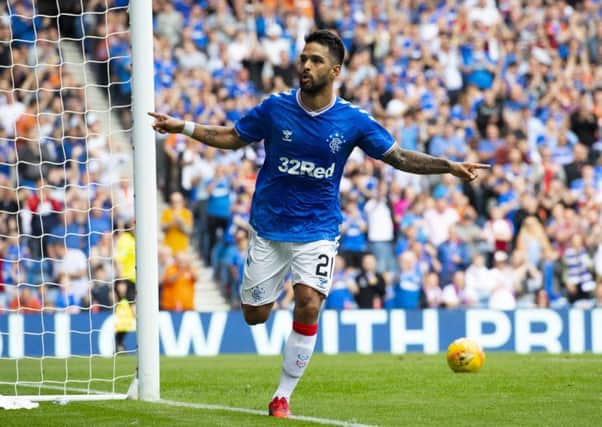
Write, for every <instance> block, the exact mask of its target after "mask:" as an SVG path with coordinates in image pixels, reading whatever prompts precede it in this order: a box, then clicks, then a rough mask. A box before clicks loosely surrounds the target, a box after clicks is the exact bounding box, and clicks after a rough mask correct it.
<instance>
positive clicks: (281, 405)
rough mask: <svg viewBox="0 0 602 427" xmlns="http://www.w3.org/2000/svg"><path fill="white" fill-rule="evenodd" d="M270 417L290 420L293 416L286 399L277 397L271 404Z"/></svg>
mask: <svg viewBox="0 0 602 427" xmlns="http://www.w3.org/2000/svg"><path fill="white" fill-rule="evenodd" d="M269 409H270V416H271V417H276V418H288V416H289V415H290V414H291V411H290V409H289V408H288V400H286V397H275V398H273V399H272V401H271V402H270V406H269Z"/></svg>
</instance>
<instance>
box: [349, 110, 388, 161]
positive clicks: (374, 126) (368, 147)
mask: <svg viewBox="0 0 602 427" xmlns="http://www.w3.org/2000/svg"><path fill="white" fill-rule="evenodd" d="M358 122H359V124H360V126H359V129H360V138H359V140H358V142H357V145H358V146H359V147H360V148H361V149H362V150H364V151H365V152H366V153H367V154H368V155H369V156H370V157H373V158H375V159H377V160H381V159H382V158H383V155H384V154H385V153H386V152H387V151H389V150H390V149H391V148H393V146H394V145H395V138H393V136H392V135H391V134H390V133H389V131H388V130H387V129H385V128H384V126H383V125H381V124H380V123H379V122H377V121H376V120H375V119H374V118H373V117H372V116H370V115H368V114H366V113H361V119H360V120H358Z"/></svg>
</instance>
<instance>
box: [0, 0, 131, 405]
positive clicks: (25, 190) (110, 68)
mask: <svg viewBox="0 0 602 427" xmlns="http://www.w3.org/2000/svg"><path fill="white" fill-rule="evenodd" d="M0 15H1V16H0V395H2V396H4V398H6V396H11V397H12V398H13V399H14V398H15V397H21V398H27V399H33V400H51V399H68V400H77V399H94V400H97V399H119V398H124V397H126V394H127V391H128V387H129V385H130V384H131V383H132V380H133V379H134V376H135V373H136V366H137V357H135V356H136V353H137V351H136V336H135V326H136V325H135V310H136V303H135V292H136V287H135V282H136V277H135V254H134V244H135V237H134V235H135V232H134V229H133V226H134V224H135V221H134V219H135V210H134V197H133V192H134V185H133V180H132V178H131V177H132V165H133V157H132V156H133V154H132V149H131V144H130V140H131V133H132V132H131V130H132V126H131V123H132V117H131V101H130V100H131V95H130V91H131V79H130V75H131V72H130V66H131V61H130V52H131V49H130V37H129V21H128V5H127V0H87V1H83V0H77V1H58V0H52V1H43V0H40V1H33V0H8V1H7V2H2V4H1V5H0ZM128 356H129V357H128Z"/></svg>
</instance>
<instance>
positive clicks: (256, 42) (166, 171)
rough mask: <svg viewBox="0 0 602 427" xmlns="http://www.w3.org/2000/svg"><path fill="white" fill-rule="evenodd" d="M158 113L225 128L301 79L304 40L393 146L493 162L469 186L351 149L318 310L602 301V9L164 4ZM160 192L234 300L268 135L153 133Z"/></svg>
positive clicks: (480, 3) (588, 5) (478, 2)
mask: <svg viewBox="0 0 602 427" xmlns="http://www.w3.org/2000/svg"><path fill="white" fill-rule="evenodd" d="M153 4H154V6H153V7H154V17H155V58H156V59H155V76H156V77H155V85H156V89H157V106H158V108H159V110H160V111H162V112H165V113H168V114H172V115H176V116H178V117H181V118H184V119H187V120H194V121H197V122H202V123H209V124H229V123H230V124H231V123H234V122H235V121H236V120H237V119H238V118H239V117H241V116H242V115H243V114H245V112H246V111H248V110H249V109H250V108H251V107H253V106H254V105H256V104H257V103H258V102H259V101H260V100H261V98H262V97H263V96H265V94H268V93H271V92H275V91H283V90H289V88H294V87H295V86H296V83H297V77H296V71H295V66H294V61H295V58H296V57H297V55H298V54H299V52H300V49H301V48H302V46H303V37H304V35H305V34H307V33H308V32H309V31H310V30H311V29H314V28H329V29H332V30H333V31H336V32H337V33H338V34H340V35H341V37H342V38H343V40H344V43H345V45H346V48H347V57H346V61H345V65H344V68H343V72H342V76H341V79H340V81H339V84H338V86H337V93H338V95H339V96H341V97H343V98H344V99H347V100H349V101H352V102H354V103H356V104H358V105H360V106H361V107H362V108H363V109H365V110H366V111H369V112H370V113H371V114H372V115H373V116H374V117H375V118H376V119H377V120H379V121H381V122H382V123H383V124H384V125H385V126H386V127H387V129H389V130H390V131H391V133H392V134H393V135H394V136H395V137H396V138H397V140H398V141H399V144H400V145H401V146H402V147H403V148H407V149H413V150H420V151H424V152H427V153H430V154H433V155H436V156H444V157H447V158H449V159H451V160H457V161H464V160H467V161H479V162H485V163H489V164H491V165H492V169H491V171H490V172H488V173H485V174H483V176H482V177H481V178H480V179H479V180H477V181H476V182H474V183H469V184H466V183H462V182H459V181H458V180H457V179H455V178H453V177H451V176H417V175H410V174H407V173H403V172H399V171H395V170H393V169H392V168H391V167H390V166H388V165H386V164H384V163H382V162H379V161H374V160H372V159H370V158H369V157H367V156H365V155H364V154H363V153H361V152H360V151H356V152H354V153H352V155H351V157H350V159H349V161H348V164H347V167H346V171H345V175H344V178H343V181H342V184H341V201H342V206H343V210H344V220H343V224H342V230H341V231H342V235H341V237H342V239H341V245H340V257H339V258H338V259H337V263H336V268H335V273H334V274H335V281H334V286H333V290H332V292H331V295H330V297H329V298H328V301H327V307H330V308H339V309H342V308H350V307H361V308H374V307H402V308H420V307H448V308H453V307H492V308H499V309H513V308H515V307H550V306H551V307H562V306H565V305H569V304H573V305H575V306H581V307H589V306H593V305H600V304H602V226H601V218H600V212H601V209H602V160H601V156H600V154H601V152H602V135H601V134H600V128H601V126H602V86H597V83H599V82H602V24H601V22H602V19H601V18H602V6H601V4H600V2H597V1H591V0H590V1H582V2H581V1H580V2H567V1H558V2H556V1H555V2H549V1H541V0H539V1H528V2H527V1H517V0H515V1H512V0H506V1H504V0H502V1H499V2H494V1H492V0H466V1H403V0H402V1H386V2H377V1H369V0H367V1H338V0H330V1H323V2H309V1H264V2H253V3H251V2H245V1H232V2H227V1H220V0H215V1H206V2H205V1H200V2H195V1H186V0H180V1H157V2H154V3H153ZM158 142H159V144H160V145H159V146H160V147H161V148H163V150H162V152H163V153H164V156H163V157H162V160H161V166H160V167H159V173H160V186H161V190H162V191H163V194H164V197H165V198H166V199H167V198H168V197H169V195H170V194H172V193H173V192H180V193H182V194H183V195H184V197H185V199H186V200H187V202H188V206H189V208H190V209H191V210H192V211H193V214H194V225H193V227H194V233H192V236H193V237H194V238H193V239H192V241H193V244H194V245H195V246H196V247H198V250H199V252H200V254H201V255H202V256H203V257H204V259H205V261H206V262H207V263H209V264H210V265H212V266H213V268H214V270H215V272H216V279H217V280H218V281H219V282H220V283H221V284H222V286H223V289H224V292H225V293H226V295H228V296H229V297H230V298H231V300H232V303H233V305H234V306H236V304H237V303H238V299H237V290H238V287H239V286H240V277H241V275H240V272H241V269H242V266H243V264H244V254H245V251H246V247H247V245H248V241H247V240H248V235H247V234H248V233H247V230H248V218H249V204H250V200H251V197H252V194H253V180H254V178H255V175H256V173H257V170H258V168H260V167H261V164H262V161H263V151H262V146H261V144H257V145H254V146H250V147H247V148H245V149H242V150H239V151H236V152H225V151H220V150H215V149H213V148H208V147H205V146H203V145H201V144H197V143H195V142H192V141H190V140H189V139H188V138H186V137H185V136H183V135H170V136H168V137H166V138H163V137H160V139H159V140H158Z"/></svg>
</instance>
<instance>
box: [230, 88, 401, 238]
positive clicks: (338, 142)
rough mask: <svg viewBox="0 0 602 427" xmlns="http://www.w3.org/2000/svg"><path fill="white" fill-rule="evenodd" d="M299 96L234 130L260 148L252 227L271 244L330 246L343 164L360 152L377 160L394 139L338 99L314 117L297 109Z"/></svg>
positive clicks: (252, 115)
mask: <svg viewBox="0 0 602 427" xmlns="http://www.w3.org/2000/svg"><path fill="white" fill-rule="evenodd" d="M299 96H300V94H299V92H298V90H292V91H290V92H283V93H278V94H273V95H271V96H269V97H267V98H266V99H264V100H263V101H262V102H261V103H260V104H259V105H257V106H256V107H255V108H253V109H252V110H251V111H249V113H248V114H246V115H245V116H244V117H243V118H241V119H240V120H239V121H238V122H237V123H236V125H235V128H236V131H237V132H238V134H239V135H240V137H241V138H242V139H243V140H244V141H245V142H248V143H252V142H259V141H264V144H265V161H264V164H263V166H262V168H261V170H260V171H259V174H258V176H257V184H256V187H255V194H254V195H253V202H252V206H251V219H250V223H251V225H252V226H253V228H255V230H256V231H257V233H258V234H259V235H260V236H261V237H263V238H266V239H270V240H277V241H283V242H311V241H316V240H322V239H325V240H334V239H336V237H337V236H338V235H339V224H340V223H341V207H340V204H339V184H340V182H341V177H342V175H343V169H344V166H345V162H346V160H347V157H349V154H350V153H351V151H352V150H353V149H354V148H355V147H356V146H359V147H361V148H362V149H363V150H364V151H365V152H366V153H367V154H368V155H370V156H371V157H374V158H376V159H381V158H382V156H383V154H385V153H386V152H387V151H388V150H389V149H391V148H392V147H393V145H394V144H395V140H394V139H393V137H392V136H391V134H390V133H389V132H388V131H387V130H386V129H385V128H384V127H383V126H382V125H380V123H378V122H377V121H376V120H374V119H373V118H372V117H371V116H370V115H369V114H368V113H367V112H366V111H363V110H361V109H360V108H358V107H357V106H354V105H353V104H350V103H349V102H347V101H345V100H343V99H340V98H335V99H333V102H332V103H331V105H329V106H328V107H326V108H325V109H323V110H322V111H320V112H313V111H308V110H306V109H305V108H303V106H302V104H301V102H300V99H299Z"/></svg>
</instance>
